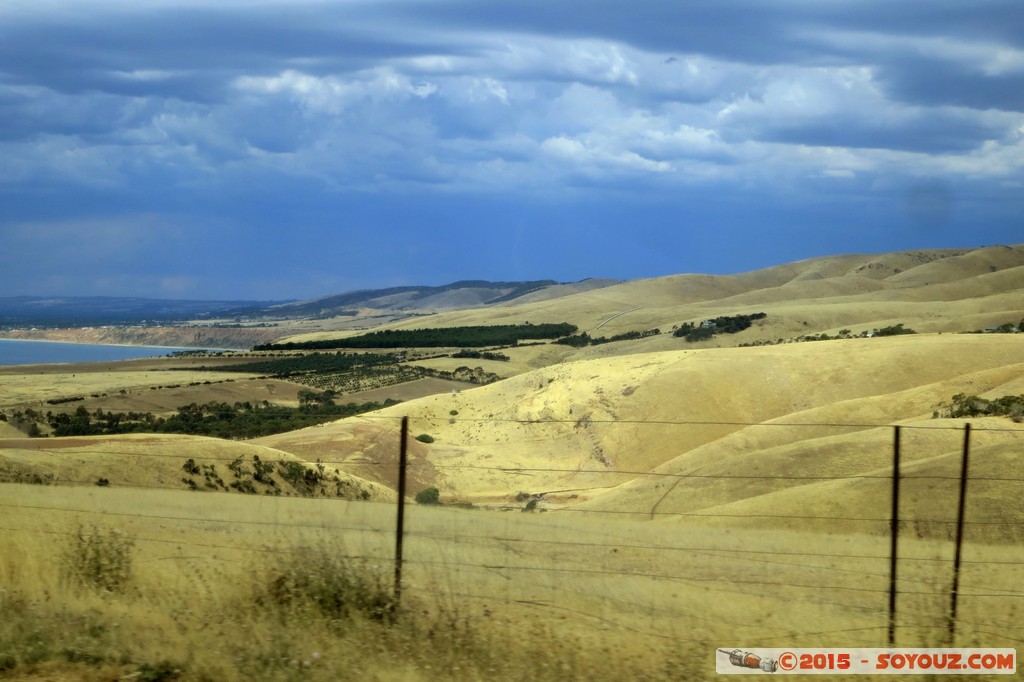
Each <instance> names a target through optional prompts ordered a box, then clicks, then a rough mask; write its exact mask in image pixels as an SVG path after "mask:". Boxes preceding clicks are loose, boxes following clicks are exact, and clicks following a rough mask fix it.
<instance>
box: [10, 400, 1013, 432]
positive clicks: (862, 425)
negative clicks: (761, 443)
mask: <svg viewBox="0 0 1024 682" xmlns="http://www.w3.org/2000/svg"><path fill="white" fill-rule="evenodd" d="M212 402H214V403H216V402H217V401H212ZM249 402H250V403H252V401H249ZM365 402H372V401H365ZM353 403H354V404H360V403H358V401H353ZM203 404H209V403H195V405H196V407H197V408H201V407H202V406H203ZM343 404H352V403H343ZM396 404H400V403H396ZM58 405H67V403H58V404H49V405H48V407H49V408H53V407H57V406H58ZM252 405H253V407H254V408H256V411H257V412H258V411H259V409H261V407H262V404H261V403H258V402H257V403H252ZM271 405H274V404H273V403H271ZM187 407H189V406H178V407H173V408H159V411H156V412H155V411H150V412H146V411H143V410H131V409H128V408H112V409H109V410H104V409H102V408H97V409H98V411H101V412H103V413H104V414H135V415H140V414H141V415H145V414H152V415H155V416H158V417H159V416H163V415H172V416H173V415H177V414H179V413H180V411H181V410H182V408H187ZM278 407H282V408H284V409H296V408H290V407H287V406H278ZM0 409H4V410H18V411H21V410H24V409H27V408H26V407H25V406H13V405H12V406H7V407H2V408H0ZM30 409H32V410H34V411H35V412H36V413H38V412H39V409H42V407H41V406H40V407H39V408H35V407H33V408H30ZM67 409H70V406H68V408H67ZM76 409H77V408H76ZM48 411H49V412H53V409H48ZM96 411H97V410H93V411H92V412H89V416H95V414H96ZM58 414H69V412H67V411H65V410H61V411H59V412H58ZM202 414H203V415H208V416H219V417H236V416H239V413H238V412H237V411H227V410H224V411H202ZM269 414H270V415H272V414H273V413H272V412H271V413H269ZM282 416H286V415H282ZM287 416H308V417H325V418H329V417H333V418H334V419H333V420H329V421H343V420H348V419H351V420H355V419H368V420H377V421H389V422H400V421H401V420H402V418H403V415H379V414H373V413H372V412H367V413H363V414H355V415H348V416H341V415H338V414H337V413H336V412H330V411H317V410H312V411H302V412H293V413H289V415H287ZM405 416H408V417H409V420H410V421H413V420H415V421H419V422H428V423H440V422H447V423H453V424H457V423H493V424H522V425H531V426H538V425H539V426H543V425H556V424H557V425H565V424H571V425H573V426H575V427H581V426H586V425H591V424H601V425H616V424H626V425H632V426H636V425H641V426H642V425H654V426H736V427H776V428H783V427H784V428H832V429H881V428H892V427H894V426H899V427H900V428H901V429H909V430H938V431H963V424H962V423H958V424H936V425H929V424H920V423H915V424H900V423H898V422H813V421H808V422H785V421H772V420H769V421H758V422H750V421H739V420H710V419H708V420H694V419H635V418H622V417H615V418H610V419H600V418H598V419H595V418H591V417H582V418H575V419H555V418H544V419H536V418H526V417H494V416H488V417H466V416H461V415H447V416H446V415H437V416H432V415H405ZM984 416H986V415H979V416H978V417H977V418H982V417H984ZM993 416H994V415H993ZM944 419H957V420H962V421H963V420H969V419H971V418H970V417H940V418H936V419H935V421H940V420H944ZM971 430H972V431H974V432H980V431H992V432H1009V433H1018V434H1024V426H1022V427H999V426H992V425H986V424H981V425H977V426H975V425H972V427H971ZM138 433H152V432H147V431H140V432H138ZM193 435H197V434H193ZM69 437H73V436H69ZM260 437H262V436H260Z"/></svg>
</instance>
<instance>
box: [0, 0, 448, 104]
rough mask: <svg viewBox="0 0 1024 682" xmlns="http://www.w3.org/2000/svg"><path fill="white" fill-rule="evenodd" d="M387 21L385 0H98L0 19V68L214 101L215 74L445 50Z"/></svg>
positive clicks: (23, 75) (357, 62) (24, 75)
mask: <svg viewBox="0 0 1024 682" xmlns="http://www.w3.org/2000/svg"><path fill="white" fill-rule="evenodd" d="M391 28H400V27H396V26H392V25H389V23H388V21H387V12H386V3H381V5H380V6H379V7H377V8H376V9H373V10H369V9H368V6H366V5H361V6H360V8H359V9H358V10H357V9H353V8H352V7H351V6H350V5H347V4H341V5H335V6H330V5H315V6H308V5H299V4H296V5H292V4H288V3H282V4H280V5H253V6H247V7H240V8H236V9H231V10H229V9H215V8H201V7H179V8H157V9H153V10H150V11H136V10H134V9H129V10H120V11H119V10H115V9H110V8H107V9H104V8H103V7H102V6H101V7H100V8H97V9H96V10H95V11H94V12H91V13H88V14H83V13H82V12H67V13H64V14H57V15H53V14H50V13H40V14H39V15H29V16H28V17H26V18H23V19H20V20H18V21H12V22H7V23H6V25H5V24H4V23H0V71H2V72H3V73H4V74H5V76H6V80H8V82H13V83H17V84H44V85H45V86H46V87H49V88H52V89H54V90H58V91H62V92H69V93H81V92H85V91H90V90H96V91H103V92H111V93H117V94H123V95H127V96H144V95H157V96H164V97H178V98H180V99H186V100H196V101H218V100H220V99H221V97H222V95H223V86H224V83H225V82H226V81H228V80H230V79H231V78H233V77H235V76H236V75H238V74H240V73H267V74H269V73H274V72H277V71H278V70H280V69H281V68H282V67H283V66H287V65H289V64H290V63H295V64H299V63H301V64H302V68H304V69H306V70H308V71H309V72H311V73H328V72H335V71H346V70H352V69H357V68H360V67H365V66H367V65H371V64H373V63H375V62H376V61H377V60H379V59H386V58H392V57H402V56H411V55H415V54H420V53H423V52H430V51H434V50H443V51H446V52H451V51H452V46H451V45H446V46H443V47H442V46H441V45H439V44H432V43H430V42H429V41H426V42H421V41H419V40H417V39H416V38H415V37H414V36H411V35H409V34H406V33H403V32H402V31H401V30H398V31H392V30H389V29H391ZM147 73H149V74H154V77H151V78H146V77H145V75H146V74H147ZM133 74H142V76H143V77H141V78H138V77H134V78H133ZM161 74H164V75H161ZM157 76H158V77H157Z"/></svg>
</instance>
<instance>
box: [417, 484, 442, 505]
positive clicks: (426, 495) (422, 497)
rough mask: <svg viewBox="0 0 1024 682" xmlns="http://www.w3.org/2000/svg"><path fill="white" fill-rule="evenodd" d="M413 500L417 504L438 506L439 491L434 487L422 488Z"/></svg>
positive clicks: (439, 499)
mask: <svg viewBox="0 0 1024 682" xmlns="http://www.w3.org/2000/svg"><path fill="white" fill-rule="evenodd" d="M415 499H416V503H417V504H440V502H441V491H440V490H438V489H437V488H434V487H430V488H424V489H423V490H421V491H419V492H418V493H416V498H415Z"/></svg>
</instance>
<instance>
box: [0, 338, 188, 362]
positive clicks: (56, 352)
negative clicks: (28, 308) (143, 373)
mask: <svg viewBox="0 0 1024 682" xmlns="http://www.w3.org/2000/svg"><path fill="white" fill-rule="evenodd" d="M179 350H190V349H187V348H163V347H160V346H113V345H108V344H94V343H60V342H56V341H21V340H14V339H0V365H36V364H50V363H55V362H111V361H114V360H132V359H135V358H151V357H156V356H160V355H169V354H171V353H173V352H174V351H179Z"/></svg>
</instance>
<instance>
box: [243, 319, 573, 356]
mask: <svg viewBox="0 0 1024 682" xmlns="http://www.w3.org/2000/svg"><path fill="white" fill-rule="evenodd" d="M576 329H577V327H576V325H573V324H569V323H568V322H559V323H544V324H528V323H527V324H507V325H484V326H468V327H428V328H425V329H383V330H379V331H375V332H368V333H366V334H361V335H359V336H352V337H349V338H346V339H321V340H317V341H289V342H287V343H268V344H262V345H258V346H254V347H253V350H327V349H336V348H443V347H455V348H473V347H480V346H515V345H516V344H517V343H518V342H519V341H522V340H535V339H554V338H558V337H561V336H567V335H569V334H573V333H575V332H576Z"/></svg>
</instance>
